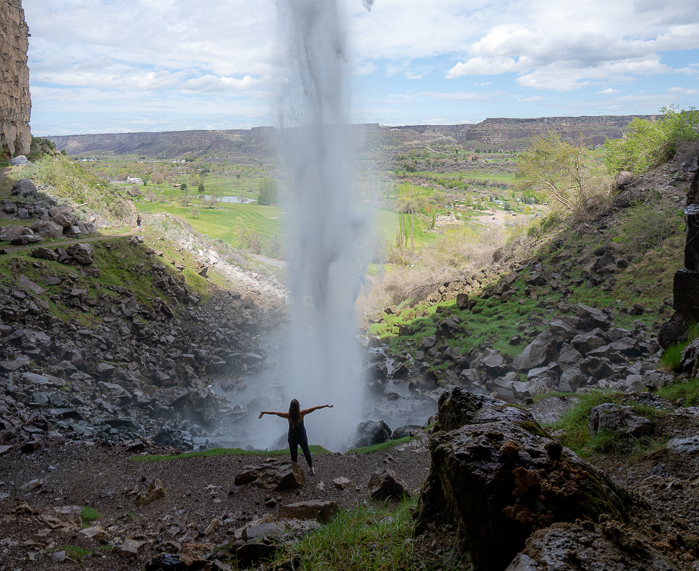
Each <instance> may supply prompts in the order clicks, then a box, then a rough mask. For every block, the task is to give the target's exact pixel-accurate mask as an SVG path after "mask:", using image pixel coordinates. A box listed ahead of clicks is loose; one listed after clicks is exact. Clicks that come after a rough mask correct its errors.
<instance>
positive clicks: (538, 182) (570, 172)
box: [515, 131, 611, 220]
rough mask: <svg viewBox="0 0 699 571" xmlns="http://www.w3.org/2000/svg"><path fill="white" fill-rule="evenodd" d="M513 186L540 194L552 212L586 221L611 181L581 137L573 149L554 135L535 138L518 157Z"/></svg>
mask: <svg viewBox="0 0 699 571" xmlns="http://www.w3.org/2000/svg"><path fill="white" fill-rule="evenodd" d="M515 185H516V188H517V190H521V191H527V190H534V191H535V192H541V193H543V194H544V195H545V196H546V197H547V199H548V200H549V202H551V203H552V206H553V207H554V208H556V209H558V210H561V211H563V212H564V213H566V214H570V215H572V216H573V217H575V218H580V219H583V220H588V219H589V217H590V214H591V212H592V210H593V207H594V206H595V204H596V203H597V201H598V200H599V199H602V198H605V197H606V196H609V192H610V190H611V180H610V179H609V177H608V176H606V174H605V173H604V171H603V169H602V168H601V165H599V164H598V163H597V161H596V160H595V158H594V155H593V154H592V151H590V150H589V149H588V147H587V146H586V145H585V142H584V139H583V137H582V134H581V135H580V138H579V140H578V141H577V142H576V143H575V144H574V145H573V144H571V143H567V142H565V141H563V140H562V139H561V137H560V136H559V135H558V133H555V132H554V131H549V133H548V134H546V135H540V136H538V137H535V138H534V139H533V140H532V142H531V145H530V147H529V149H528V150H527V151H526V152H525V153H522V154H521V155H520V157H519V160H518V163H517V172H516V174H515Z"/></svg>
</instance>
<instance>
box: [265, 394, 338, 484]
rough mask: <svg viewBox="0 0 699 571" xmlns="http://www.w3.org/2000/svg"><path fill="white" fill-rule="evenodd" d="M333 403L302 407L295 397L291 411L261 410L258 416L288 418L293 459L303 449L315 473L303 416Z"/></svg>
mask: <svg viewBox="0 0 699 571" xmlns="http://www.w3.org/2000/svg"><path fill="white" fill-rule="evenodd" d="M332 407H333V405H331V404H323V405H320V406H313V407H311V408H304V409H301V405H299V401H297V400H296V399H293V400H292V401H291V403H290V404H289V412H279V411H276V410H263V411H262V412H260V416H258V417H257V418H258V419H260V418H262V416H263V415H265V414H276V415H277V416H279V417H281V418H286V419H287V420H288V421H289V436H288V441H289V452H291V461H292V462H296V460H297V458H298V453H299V449H298V447H299V446H301V450H302V451H303V455H304V457H305V458H306V463H307V464H308V468H309V469H310V471H311V474H315V473H316V472H315V470H314V469H313V458H312V457H311V451H310V449H309V448H308V435H307V434H306V427H305V426H304V425H303V417H304V416H306V415H307V414H311V413H312V412H313V411H314V410H319V409H321V408H332Z"/></svg>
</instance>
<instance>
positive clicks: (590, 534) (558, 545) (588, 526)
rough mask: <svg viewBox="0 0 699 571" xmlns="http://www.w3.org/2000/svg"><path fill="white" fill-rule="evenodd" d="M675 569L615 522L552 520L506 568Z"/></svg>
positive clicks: (530, 570) (519, 570) (580, 570)
mask: <svg viewBox="0 0 699 571" xmlns="http://www.w3.org/2000/svg"><path fill="white" fill-rule="evenodd" d="M559 569H560V570H561V571H563V570H565V569H571V570H572V569H575V571H599V570H602V569H605V570H609V571H611V570H613V571H641V570H643V571H677V567H676V566H675V565H674V564H673V563H672V562H671V561H670V560H669V559H668V558H667V557H666V556H665V555H664V554H663V553H662V552H661V551H659V550H658V549H656V548H655V547H654V546H653V542H652V541H651V540H650V539H649V538H647V537H644V536H642V535H640V534H638V533H637V532H632V531H629V530H627V529H624V528H623V527H622V526H621V525H620V524H619V523H618V522H616V521H607V522H605V523H603V524H597V525H596V524H594V523H593V522H575V523H555V524H553V525H552V526H551V527H547V528H546V529H541V530H539V531H536V532H535V533H533V534H532V536H531V537H530V538H529V539H528V540H527V544H526V547H525V548H524V550H523V551H522V552H521V553H518V554H517V556H516V557H515V558H514V559H513V560H512V562H511V563H510V565H509V566H508V567H507V569H506V571H553V570H559Z"/></svg>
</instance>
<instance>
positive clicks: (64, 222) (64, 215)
mask: <svg viewBox="0 0 699 571" xmlns="http://www.w3.org/2000/svg"><path fill="white" fill-rule="evenodd" d="M51 221H52V222H54V223H55V224H58V225H59V226H61V227H62V228H70V227H71V226H75V225H76V224H77V223H78V219H77V218H76V217H75V216H73V215H72V214H71V213H70V212H63V211H61V212H56V214H54V215H53V216H52V217H51Z"/></svg>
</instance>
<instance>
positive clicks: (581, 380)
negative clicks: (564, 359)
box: [558, 367, 587, 393]
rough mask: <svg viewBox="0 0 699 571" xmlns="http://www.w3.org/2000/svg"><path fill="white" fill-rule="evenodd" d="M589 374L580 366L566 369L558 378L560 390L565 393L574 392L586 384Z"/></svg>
mask: <svg viewBox="0 0 699 571" xmlns="http://www.w3.org/2000/svg"><path fill="white" fill-rule="evenodd" d="M586 380H587V375H585V374H583V372H582V371H581V370H580V369H578V368H575V367H573V368H570V369H565V370H564V371H563V372H562V373H561V377H560V379H559V380H558V390H559V391H561V392H564V393H574V392H575V391H576V390H578V389H579V388H580V387H584V386H585V382H586Z"/></svg>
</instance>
